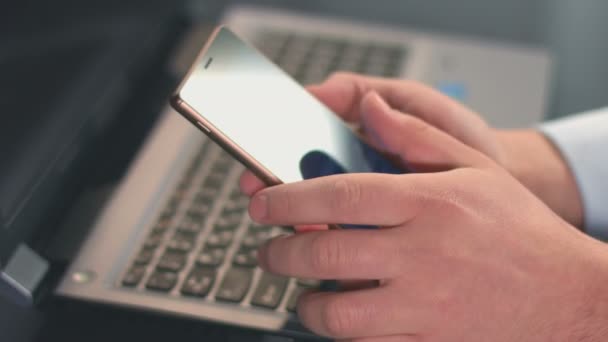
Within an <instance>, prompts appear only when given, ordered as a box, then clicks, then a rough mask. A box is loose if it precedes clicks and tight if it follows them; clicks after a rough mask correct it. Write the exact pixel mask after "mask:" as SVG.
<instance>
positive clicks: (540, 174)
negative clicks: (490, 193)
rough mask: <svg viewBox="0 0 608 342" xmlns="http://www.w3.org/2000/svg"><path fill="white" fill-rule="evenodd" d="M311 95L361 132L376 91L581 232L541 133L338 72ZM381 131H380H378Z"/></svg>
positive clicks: (249, 187)
mask: <svg viewBox="0 0 608 342" xmlns="http://www.w3.org/2000/svg"><path fill="white" fill-rule="evenodd" d="M309 90H310V92H311V93H312V94H313V95H315V96H316V97H317V98H319V99H320V100H321V101H322V102H324V103H325V104H326V105H327V106H328V107H330V108H331V109H332V110H333V111H334V112H336V113H337V114H338V115H340V116H341V117H342V118H343V119H344V120H345V121H348V122H351V123H355V124H361V126H362V128H363V129H364V130H365V123H364V122H362V121H363V120H364V119H365V114H366V113H365V111H366V108H365V106H366V103H367V102H366V101H365V96H366V95H367V94H369V93H370V92H371V91H374V92H376V93H377V94H379V95H380V97H382V98H383V99H384V100H385V101H386V102H387V103H388V105H389V106H390V107H392V108H393V109H395V110H398V111H400V112H402V113H405V114H407V115H411V116H414V117H417V118H419V119H422V120H423V121H425V122H426V123H428V124H430V125H431V126H434V127H436V128H438V129H439V130H441V131H443V132H445V133H447V134H448V135H450V136H452V137H454V138H456V139H457V140H459V141H460V142H462V143H464V144H466V145H468V146H470V147H471V148H473V149H475V150H478V151H480V152H482V153H484V154H485V155H486V156H488V157H490V158H491V159H493V160H494V161H495V162H497V163H498V164H499V165H501V166H503V167H504V168H505V169H507V170H508V171H509V172H511V174H513V175H514V176H515V177H516V178H517V179H518V180H519V181H520V182H521V183H522V184H524V185H525V186H526V187H527V188H528V189H530V190H531V191H532V192H533V193H534V194H535V195H537V196H538V197H539V198H540V199H541V200H543V201H544V202H545V203H546V204H547V205H548V206H549V207H550V208H551V209H553V210H554V211H555V212H556V213H557V214H558V215H560V216H561V217H563V218H564V219H566V220H567V221H568V222H570V223H571V224H573V225H575V226H577V227H582V221H583V217H582V212H583V210H582V203H581V199H580V195H579V192H578V189H577V186H576V183H575V180H574V177H573V176H572V174H571V172H570V169H569V167H568V166H567V164H566V163H565V162H564V160H563V159H562V157H561V155H560V153H559V152H558V151H557V150H555V148H554V147H553V145H552V144H551V143H550V142H549V141H547V139H546V138H545V137H544V136H543V135H542V134H541V133H539V132H537V131H535V130H510V131H498V130H494V129H492V128H490V127H488V125H487V124H486V123H485V122H484V121H483V120H482V119H481V117H480V116H479V115H478V114H476V113H475V112H473V111H471V110H470V109H468V108H467V107H465V106H463V105H462V104H460V103H458V102H456V101H454V100H452V99H451V98H449V97H447V96H445V95H443V94H440V93H439V92H437V91H435V90H434V89H431V88H429V87H427V86H424V85H422V84H420V83H417V82H412V81H403V80H391V79H384V78H374V77H366V76H361V75H355V74H349V73H337V74H335V75H333V76H332V77H330V78H329V79H328V80H327V81H326V82H324V83H323V84H321V85H315V86H311V87H309ZM381 132H384V131H383V129H382V128H381ZM368 133H369V132H368ZM396 139H402V140H403V139H407V136H405V135H404V134H401V135H399V136H397V137H396ZM372 140H374V139H372ZM376 140H377V139H376ZM372 142H374V141H372ZM377 147H379V148H381V149H382V148H383V147H382V146H377ZM413 166H417V171H434V170H436V166H433V165H413ZM242 184H243V186H244V189H245V190H246V191H247V192H248V193H252V192H254V191H256V190H259V189H261V188H262V187H263V185H262V183H261V182H259V181H257V180H256V179H255V177H253V176H252V175H251V174H246V175H245V176H244V179H243V183H242Z"/></svg>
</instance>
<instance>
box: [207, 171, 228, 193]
mask: <svg viewBox="0 0 608 342" xmlns="http://www.w3.org/2000/svg"><path fill="white" fill-rule="evenodd" d="M225 181H226V174H225V173H221V172H214V173H210V174H208V175H207V178H205V182H204V183H203V184H204V187H205V188H211V189H221V188H222V186H223V185H224V182H225Z"/></svg>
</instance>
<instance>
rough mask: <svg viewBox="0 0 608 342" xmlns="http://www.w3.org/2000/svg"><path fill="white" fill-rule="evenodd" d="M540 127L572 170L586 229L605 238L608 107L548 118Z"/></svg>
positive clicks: (607, 222)
mask: <svg viewBox="0 0 608 342" xmlns="http://www.w3.org/2000/svg"><path fill="white" fill-rule="evenodd" d="M540 130H541V131H542V132H543V133H544V134H545V136H547V138H549V140H551V141H552V142H553V143H554V144H555V146H556V147H557V148H558V149H559V150H560V151H561V153H562V155H563V157H564V159H565V160H566V162H567V163H568V164H569V166H570V169H571V170H572V172H573V174H574V177H575V179H576V183H577V185H578V188H579V191H580V193H581V197H582V200H583V210H584V221H585V229H586V231H587V232H588V233H589V234H590V235H592V236H594V237H597V238H599V239H602V240H605V241H606V240H608V108H604V109H601V110H595V111H591V112H587V113H582V114H579V115H575V116H572V117H568V118H565V119H561V120H557V121H551V122H547V123H545V124H543V125H542V126H541V127H540Z"/></svg>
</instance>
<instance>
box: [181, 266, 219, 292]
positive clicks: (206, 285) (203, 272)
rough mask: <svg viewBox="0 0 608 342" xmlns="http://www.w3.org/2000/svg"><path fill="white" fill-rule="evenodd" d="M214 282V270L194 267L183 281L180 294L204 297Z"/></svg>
mask: <svg viewBox="0 0 608 342" xmlns="http://www.w3.org/2000/svg"><path fill="white" fill-rule="evenodd" d="M214 281H215V270H213V269H210V268H198V267H195V268H194V269H193V270H192V271H191V272H190V274H188V277H187V278H186V280H185V281H184V285H183V286H182V288H181V293H182V294H184V295H187V296H196V297H204V296H206V295H207V294H208V293H209V290H211V286H213V282H214Z"/></svg>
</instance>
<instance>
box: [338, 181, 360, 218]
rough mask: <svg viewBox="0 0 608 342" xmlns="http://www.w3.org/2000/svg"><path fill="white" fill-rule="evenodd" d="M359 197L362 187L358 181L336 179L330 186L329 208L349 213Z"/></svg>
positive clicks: (356, 205) (354, 207)
mask: <svg viewBox="0 0 608 342" xmlns="http://www.w3.org/2000/svg"><path fill="white" fill-rule="evenodd" d="M361 197H362V189H361V185H360V184H359V183H357V182H353V181H347V180H344V179H340V180H337V181H335V182H334V183H333V185H332V187H331V194H330V199H331V209H333V210H334V211H335V212H337V213H346V214H351V211H353V210H355V209H356V208H357V207H358V204H359V202H360V201H361ZM337 223H344V222H337Z"/></svg>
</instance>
